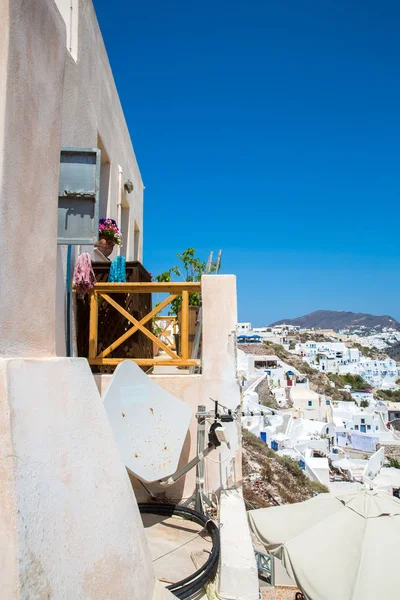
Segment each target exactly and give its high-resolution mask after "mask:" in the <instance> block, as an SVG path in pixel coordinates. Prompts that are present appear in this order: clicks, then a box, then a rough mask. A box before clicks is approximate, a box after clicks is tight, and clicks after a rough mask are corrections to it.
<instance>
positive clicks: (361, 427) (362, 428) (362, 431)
mask: <svg viewBox="0 0 400 600" xmlns="http://www.w3.org/2000/svg"><path fill="white" fill-rule="evenodd" d="M360 431H361V433H365V425H361V426H360Z"/></svg>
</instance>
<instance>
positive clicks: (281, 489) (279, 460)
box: [243, 429, 328, 509]
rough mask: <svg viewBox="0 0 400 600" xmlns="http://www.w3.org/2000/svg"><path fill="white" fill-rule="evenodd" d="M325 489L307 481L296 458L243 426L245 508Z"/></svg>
mask: <svg viewBox="0 0 400 600" xmlns="http://www.w3.org/2000/svg"><path fill="white" fill-rule="evenodd" d="M327 491H328V489H327V488H326V487H325V486H324V485H322V484H320V483H318V482H315V481H311V480H310V479H308V477H307V476H306V475H305V474H304V473H303V471H302V470H301V469H300V467H299V465H298V463H297V462H295V461H294V460H292V459H291V458H288V457H283V456H278V455H277V454H276V452H274V451H273V450H271V449H270V448H268V446H267V445H266V444H265V443H264V442H263V441H262V440H260V439H259V438H257V437H256V436H255V435H253V434H252V433H250V432H249V431H247V430H246V429H243V495H244V499H245V502H246V505H247V508H248V509H251V508H263V507H264V506H273V505H276V504H293V503H294V502H302V501H303V500H308V499H309V498H312V497H313V496H316V495H317V494H320V493H324V492H327Z"/></svg>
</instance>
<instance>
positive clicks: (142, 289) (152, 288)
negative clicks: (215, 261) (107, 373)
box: [88, 282, 201, 367]
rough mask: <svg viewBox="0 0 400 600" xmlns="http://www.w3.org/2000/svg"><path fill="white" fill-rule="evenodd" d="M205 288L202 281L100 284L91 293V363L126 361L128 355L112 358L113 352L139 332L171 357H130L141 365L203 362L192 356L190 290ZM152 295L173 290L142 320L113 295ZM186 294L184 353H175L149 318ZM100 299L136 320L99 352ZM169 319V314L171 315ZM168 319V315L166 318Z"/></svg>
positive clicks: (182, 333)
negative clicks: (159, 335)
mask: <svg viewBox="0 0 400 600" xmlns="http://www.w3.org/2000/svg"><path fill="white" fill-rule="evenodd" d="M200 291H201V284H200V283H197V282H182V283H173V282H157V283H156V282H151V283H147V282H141V283H131V282H130V283H96V284H95V285H94V288H93V290H92V292H91V296H90V321H89V358H88V360H89V364H91V365H114V366H116V365H118V364H119V363H120V362H122V361H123V360H125V359H124V358H109V355H110V354H111V353H112V352H113V351H114V350H115V349H116V348H118V346H120V345H121V344H123V343H124V342H125V341H126V340H127V339H128V338H129V337H131V336H132V335H133V334H134V333H136V332H137V331H141V332H142V333H143V335H145V336H146V337H148V338H150V340H152V342H153V343H154V344H155V345H156V346H158V347H159V348H160V349H161V350H163V351H164V352H165V354H166V355H167V356H160V357H154V358H131V357H130V358H129V360H134V361H135V362H136V363H137V364H138V365H140V366H149V367H151V366H157V365H159V366H177V367H191V366H195V365H198V364H200V361H199V360H197V359H196V360H195V359H192V358H190V357H189V292H190V293H195V292H200ZM149 293H150V294H151V293H158V294H164V293H169V294H170V295H169V296H168V298H166V299H165V300H163V301H162V302H160V304H158V305H157V306H156V307H155V308H153V310H152V311H150V312H149V313H148V314H147V315H146V316H144V317H143V318H142V319H141V320H140V321H138V320H137V319H135V317H133V316H132V315H131V314H130V313H129V312H127V311H126V310H125V309H124V308H123V307H122V306H121V305H120V304H119V303H118V302H116V300H115V299H114V298H111V297H110V295H109V294H113V295H114V294H149ZM178 296H182V309H181V318H180V331H179V335H180V344H179V345H180V354H179V355H178V354H177V353H176V352H174V351H173V350H172V348H171V346H170V345H169V344H166V343H164V342H163V341H162V340H160V338H159V337H157V336H156V335H154V333H153V332H152V331H151V330H149V329H148V328H147V327H145V325H146V323H148V322H149V321H151V320H153V319H155V318H160V316H159V313H160V312H161V311H162V310H164V308H165V307H166V306H168V304H170V303H171V302H172V301H173V300H175V299H176V298H178ZM99 301H106V302H108V304H110V305H111V306H112V307H113V308H115V310H117V311H118V312H119V313H120V314H121V315H122V316H123V317H125V319H126V320H127V321H129V322H130V323H132V327H130V328H129V329H127V331H125V333H123V334H122V335H121V336H120V337H119V338H118V339H116V340H115V341H114V342H112V343H111V344H110V345H109V346H108V347H107V348H105V349H104V350H102V351H101V352H100V353H98V305H99ZM157 315H158V317H157ZM168 318H169V317H168ZM163 319H165V317H163Z"/></svg>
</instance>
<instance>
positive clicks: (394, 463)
mask: <svg viewBox="0 0 400 600" xmlns="http://www.w3.org/2000/svg"><path fill="white" fill-rule="evenodd" d="M385 458H386V464H387V466H388V467H394V468H395V469H400V462H399V461H398V459H397V458H394V457H392V456H386V457H385Z"/></svg>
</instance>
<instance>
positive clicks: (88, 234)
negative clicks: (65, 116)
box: [58, 148, 101, 245]
mask: <svg viewBox="0 0 400 600" xmlns="http://www.w3.org/2000/svg"><path fill="white" fill-rule="evenodd" d="M100 168H101V150H99V149H98V148H62V149H61V156H60V182H59V189H58V244H75V245H77V244H95V243H96V242H97V240H98V222H99V193H100Z"/></svg>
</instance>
